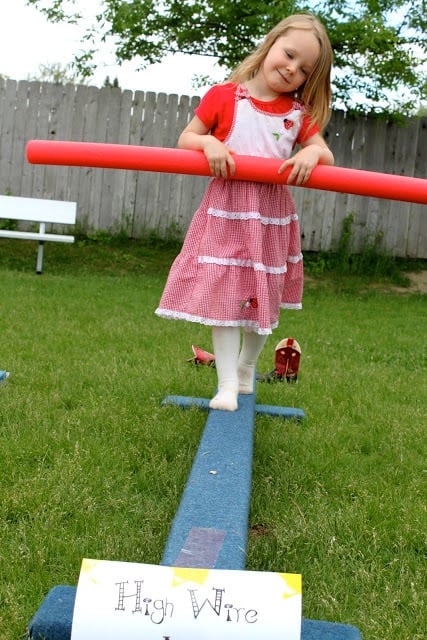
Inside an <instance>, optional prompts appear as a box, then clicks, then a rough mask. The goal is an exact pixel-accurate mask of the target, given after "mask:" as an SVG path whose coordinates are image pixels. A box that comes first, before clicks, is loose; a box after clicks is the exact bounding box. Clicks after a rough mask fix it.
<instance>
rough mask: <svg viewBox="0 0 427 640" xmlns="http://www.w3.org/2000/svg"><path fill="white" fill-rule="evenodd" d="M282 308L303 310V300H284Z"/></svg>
mask: <svg viewBox="0 0 427 640" xmlns="http://www.w3.org/2000/svg"><path fill="white" fill-rule="evenodd" d="M280 308H281V309H291V310H293V311H301V309H302V303H301V302H295V303H292V302H282V303H281V305H280Z"/></svg>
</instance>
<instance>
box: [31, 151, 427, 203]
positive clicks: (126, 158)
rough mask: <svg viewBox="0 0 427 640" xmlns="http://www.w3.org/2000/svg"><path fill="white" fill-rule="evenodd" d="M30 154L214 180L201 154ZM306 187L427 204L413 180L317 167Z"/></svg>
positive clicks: (239, 170) (244, 163)
mask: <svg viewBox="0 0 427 640" xmlns="http://www.w3.org/2000/svg"><path fill="white" fill-rule="evenodd" d="M26 152H27V159H28V161H29V162H30V163H33V164H50V165H63V166H78V167H97V168H103V169H132V170H137V171H155V172H160V173H182V174H192V175H201V176H209V175H211V174H210V170H209V166H208V163H207V160H206V158H205V156H204V154H203V153H202V152H201V151H189V150H183V149H169V148H162V147H139V146H136V145H125V144H106V143H101V142H71V141H59V140H30V141H29V142H28V143H27V148H26ZM235 161H236V172H235V174H234V176H233V178H232V179H234V180H254V181H256V182H270V183H280V184H284V183H286V181H287V177H288V175H289V172H290V170H289V169H288V170H287V171H285V172H284V173H282V174H279V173H278V169H279V167H280V165H281V164H282V160H278V159H274V158H258V157H253V156H241V155H236V156H235ZM303 186H304V187H310V188H312V189H322V190H326V191H338V192H341V193H351V194H354V195H359V196H371V197H374V198H384V199H387V200H401V201H404V202H415V203H418V204H427V180H425V179H422V178H413V177H410V176H400V175H393V174H389V173H378V172H375V171H362V170H360V169H346V168H343V167H329V166H325V165H318V166H317V167H316V168H315V169H314V170H313V172H312V174H311V176H310V178H309V180H308V181H307V182H306V183H305V184H304V185H303Z"/></svg>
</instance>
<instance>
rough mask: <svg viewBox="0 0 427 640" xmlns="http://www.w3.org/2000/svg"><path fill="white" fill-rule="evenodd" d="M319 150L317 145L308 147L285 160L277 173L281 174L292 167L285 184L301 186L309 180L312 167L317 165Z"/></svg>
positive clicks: (319, 155)
mask: <svg viewBox="0 0 427 640" xmlns="http://www.w3.org/2000/svg"><path fill="white" fill-rule="evenodd" d="M320 158H321V150H320V148H319V147H317V145H310V146H308V147H305V148H304V149H301V150H300V151H298V153H296V154H295V155H294V156H292V158H289V160H286V162H284V163H283V164H282V165H281V166H280V168H279V173H283V172H284V170H285V169H286V168H287V167H292V170H291V172H290V174H289V176H288V180H287V183H288V184H295V185H302V184H304V183H305V182H307V180H308V179H309V177H310V175H311V172H312V171H313V169H314V167H316V166H317V165H318V164H319V160H320Z"/></svg>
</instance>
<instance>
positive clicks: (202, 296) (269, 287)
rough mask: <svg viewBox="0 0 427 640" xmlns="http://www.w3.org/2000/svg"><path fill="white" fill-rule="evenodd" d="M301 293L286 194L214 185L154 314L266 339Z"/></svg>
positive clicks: (281, 189)
mask: <svg viewBox="0 0 427 640" xmlns="http://www.w3.org/2000/svg"><path fill="white" fill-rule="evenodd" d="M302 287H303V263H302V254H301V242H300V230H299V223H298V216H297V214H296V212H295V206H294V202H293V199H292V196H291V194H290V191H289V189H288V188H287V187H286V186H285V185H277V184H267V183H266V184H264V183H262V184H261V183H255V182H249V181H233V180H223V179H217V178H215V179H213V180H212V181H211V182H210V183H209V186H208V189H207V190H206V193H205V195H204V197H203V200H202V202H201V204H200V206H199V208H198V210H197V211H196V213H195V215H194V217H193V220H192V222H191V224H190V227H189V230H188V233H187V235H186V239H185V241H184V244H183V247H182V250H181V252H180V254H179V255H178V256H177V258H176V259H175V261H174V263H173V265H172V268H171V270H170V273H169V277H168V280H167V283H166V286H165V289H164V292H163V295H162V298H161V300H160V303H159V307H158V309H157V310H156V314H157V315H158V316H161V317H163V318H170V319H179V320H187V321H190V322H198V323H201V324H205V325H211V326H241V327H245V328H247V329H249V330H252V331H256V332H257V333H260V334H269V333H271V331H272V330H273V329H274V328H276V327H277V325H278V321H279V311H280V308H289V309H300V308H301V306H302V305H301V298H302Z"/></svg>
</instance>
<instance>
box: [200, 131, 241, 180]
mask: <svg viewBox="0 0 427 640" xmlns="http://www.w3.org/2000/svg"><path fill="white" fill-rule="evenodd" d="M206 138H207V139H206V141H205V144H204V145H203V152H204V154H205V156H206V159H207V161H208V163H209V168H210V170H211V173H212V175H213V176H215V178H228V177H230V176H232V175H233V174H234V172H235V170H236V163H235V162H234V158H233V156H232V153H233V151H232V150H231V149H229V148H228V147H227V146H226V145H225V144H223V143H222V142H220V140H217V138H215V137H214V136H206Z"/></svg>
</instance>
